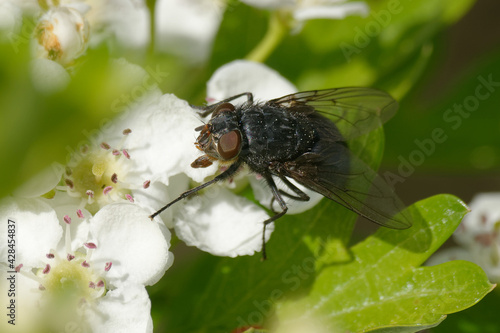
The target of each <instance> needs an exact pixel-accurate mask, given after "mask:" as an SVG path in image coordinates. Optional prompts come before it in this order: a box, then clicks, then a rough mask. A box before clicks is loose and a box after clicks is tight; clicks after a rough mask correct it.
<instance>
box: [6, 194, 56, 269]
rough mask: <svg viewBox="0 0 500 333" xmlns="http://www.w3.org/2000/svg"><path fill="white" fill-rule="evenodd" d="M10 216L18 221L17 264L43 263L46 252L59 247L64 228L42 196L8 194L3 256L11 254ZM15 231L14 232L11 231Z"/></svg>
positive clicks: (36, 265) (32, 264) (38, 265)
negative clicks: (29, 196)
mask: <svg viewBox="0 0 500 333" xmlns="http://www.w3.org/2000/svg"><path fill="white" fill-rule="evenodd" d="M9 219H11V220H13V221H14V222H15V224H12V223H10V225H15V233H14V235H15V237H14V239H15V246H16V265H17V264H23V265H24V267H40V266H42V264H43V262H44V260H45V255H46V254H47V253H48V252H49V251H50V250H51V249H55V248H56V247H57V244H58V243H59V241H60V239H61V237H62V234H63V230H62V228H61V226H60V225H59V222H58V220H57V215H56V212H55V211H54V210H53V209H52V208H51V207H50V206H49V205H47V204H46V203H44V202H43V201H42V200H41V199H25V198H9V197H7V198H4V199H3V200H2V201H1V202H0V228H1V229H0V239H2V241H1V242H0V258H7V249H8V247H7V241H6V240H7V239H12V238H10V237H9V238H8V235H9V233H8V232H7V230H14V229H12V228H11V227H8V224H9V222H8V221H9ZM11 234H12V233H11Z"/></svg>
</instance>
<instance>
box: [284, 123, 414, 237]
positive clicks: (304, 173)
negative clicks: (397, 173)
mask: <svg viewBox="0 0 500 333" xmlns="http://www.w3.org/2000/svg"><path fill="white" fill-rule="evenodd" d="M310 119H311V121H313V122H315V128H316V130H317V131H318V133H319V136H320V140H319V142H318V143H317V144H316V145H315V146H314V148H313V150H312V151H311V152H307V153H305V154H302V155H301V156H299V157H298V158H296V159H294V160H293V161H288V162H286V163H284V168H283V169H282V172H283V173H284V174H283V175H284V176H287V177H291V178H293V179H295V180H296V181H297V182H299V183H301V184H302V185H304V186H306V187H308V188H310V189H311V190H313V191H316V192H318V193H321V194H322V195H324V196H325V197H327V198H330V199H332V200H334V201H336V202H338V203H339V204H341V205H342V206H344V207H347V208H348V209H350V210H352V211H354V212H356V213H358V214H360V215H361V216H364V217H366V218H367V219H369V220H371V221H373V222H375V223H378V224H380V225H383V226H386V227H389V228H393V229H406V228H408V227H410V226H411V220H410V218H409V216H408V215H406V214H405V212H404V209H405V205H404V204H403V202H402V201H401V200H400V199H399V198H398V196H397V195H396V194H395V193H394V190H393V188H392V187H390V186H389V185H388V184H387V183H386V182H385V181H384V180H383V179H382V178H381V177H380V176H379V175H378V174H377V173H376V172H375V171H374V170H373V169H372V168H370V167H369V166H368V165H367V164H366V163H365V162H363V161H362V160H361V159H360V158H358V157H357V156H355V155H354V154H353V153H352V152H351V151H350V150H349V148H348V146H347V143H346V142H344V141H342V140H339V139H338V138H339V135H340V134H339V133H338V129H337V128H336V126H335V125H334V124H332V123H330V122H328V121H325V120H324V118H322V117H312V118H310Z"/></svg>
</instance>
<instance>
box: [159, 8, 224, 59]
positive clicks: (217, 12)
mask: <svg viewBox="0 0 500 333" xmlns="http://www.w3.org/2000/svg"><path fill="white" fill-rule="evenodd" d="M224 9H225V5H224V2H218V1H213V0H190V1H185V0H158V1H157V2H156V19H155V23H156V24H155V30H156V46H157V48H158V50H159V51H161V52H166V53H170V54H174V55H177V56H180V57H183V58H184V59H188V60H191V61H193V62H200V61H204V60H205V59H207V58H208V56H209V55H210V51H211V49H212V42H213V40H214V38H215V35H216V33H217V30H218V28H219V25H220V22H221V20H222V14H223V12H224Z"/></svg>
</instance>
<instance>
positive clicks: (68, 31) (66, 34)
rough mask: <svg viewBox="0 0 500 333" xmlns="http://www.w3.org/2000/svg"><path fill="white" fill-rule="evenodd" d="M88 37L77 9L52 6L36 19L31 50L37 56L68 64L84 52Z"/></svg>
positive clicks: (86, 25)
mask: <svg viewBox="0 0 500 333" xmlns="http://www.w3.org/2000/svg"><path fill="white" fill-rule="evenodd" d="M88 39H89V24H88V22H87V20H86V19H85V18H84V17H83V15H82V14H81V13H80V12H79V11H77V10H76V9H73V8H69V7H64V6H63V7H55V8H52V9H50V10H49V11H48V12H46V13H45V14H44V15H43V16H42V17H41V18H40V20H39V21H38V24H37V26H36V29H35V38H34V39H33V44H32V50H33V53H34V55H35V56H36V57H38V58H47V59H50V60H53V61H56V62H58V63H60V64H61V65H63V66H67V65H70V64H71V63H72V62H73V61H74V60H75V59H76V58H78V57H79V56H81V55H82V54H83V53H84V52H85V50H86V48H87V43H88Z"/></svg>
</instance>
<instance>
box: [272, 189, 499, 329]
mask: <svg viewBox="0 0 500 333" xmlns="http://www.w3.org/2000/svg"><path fill="white" fill-rule="evenodd" d="M408 210H409V213H410V214H411V215H412V217H413V221H414V225H413V227H412V228H410V229H408V230H404V231H398V230H390V229H386V228H380V229H379V230H378V231H377V232H376V233H375V234H374V235H373V236H371V237H369V238H367V239H366V240H365V241H363V242H361V243H359V244H357V245H356V246H354V247H353V248H352V249H351V252H352V256H353V259H352V261H350V262H349V263H346V264H343V265H335V266H330V267H326V268H324V269H323V270H322V271H321V273H320V274H319V275H318V276H317V278H316V280H315V281H314V284H313V286H312V288H311V291H310V293H309V294H308V295H307V296H306V297H304V298H302V299H300V300H297V301H295V300H292V301H285V302H282V303H281V304H280V305H279V307H278V310H277V315H278V317H279V319H280V323H282V325H281V326H280V329H279V330H278V331H280V332H281V331H283V332H285V331H286V330H287V328H289V327H293V326H297V325H301V324H302V323H304V322H311V321H314V322H319V323H321V325H322V326H323V329H325V330H326V331H340V332H366V331H371V330H374V329H378V330H380V329H383V331H384V332H392V331H394V330H393V329H394V328H396V327H402V328H404V329H403V331H404V332H416V331H419V330H421V329H423V328H425V327H432V326H434V325H436V324H438V323H439V322H441V321H442V320H443V319H444V318H445V317H446V314H448V313H453V312H457V311H460V310H463V309H465V308H467V307H470V306H472V305H474V304H475V303H477V302H478V301H479V300H480V299H481V298H483V297H484V295H486V294H487V293H488V292H489V291H491V290H492V287H493V286H492V285H491V284H490V283H489V282H488V279H487V277H486V275H485V273H484V272H483V271H482V270H481V269H480V268H479V267H478V266H476V265H475V264H473V263H470V262H465V261H453V262H448V263H445V264H441V265H438V266H433V267H419V266H420V265H421V264H422V263H424V262H425V260H426V259H427V258H428V257H429V256H430V255H431V254H432V253H433V252H434V251H436V250H437V248H439V247H440V246H441V244H442V243H443V242H444V241H445V240H446V239H447V238H448V237H449V236H450V235H451V234H452V233H453V231H454V230H455V228H456V227H457V226H458V224H459V223H460V221H461V219H462V217H463V216H464V215H465V214H466V212H467V208H466V206H465V205H464V204H463V203H462V202H461V201H460V200H459V199H457V198H456V197H453V196H451V195H439V196H435V197H431V198H429V199H426V200H423V201H420V202H418V203H416V204H415V205H413V206H411V207H410V208H409V209H408ZM398 331H399V330H398Z"/></svg>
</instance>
